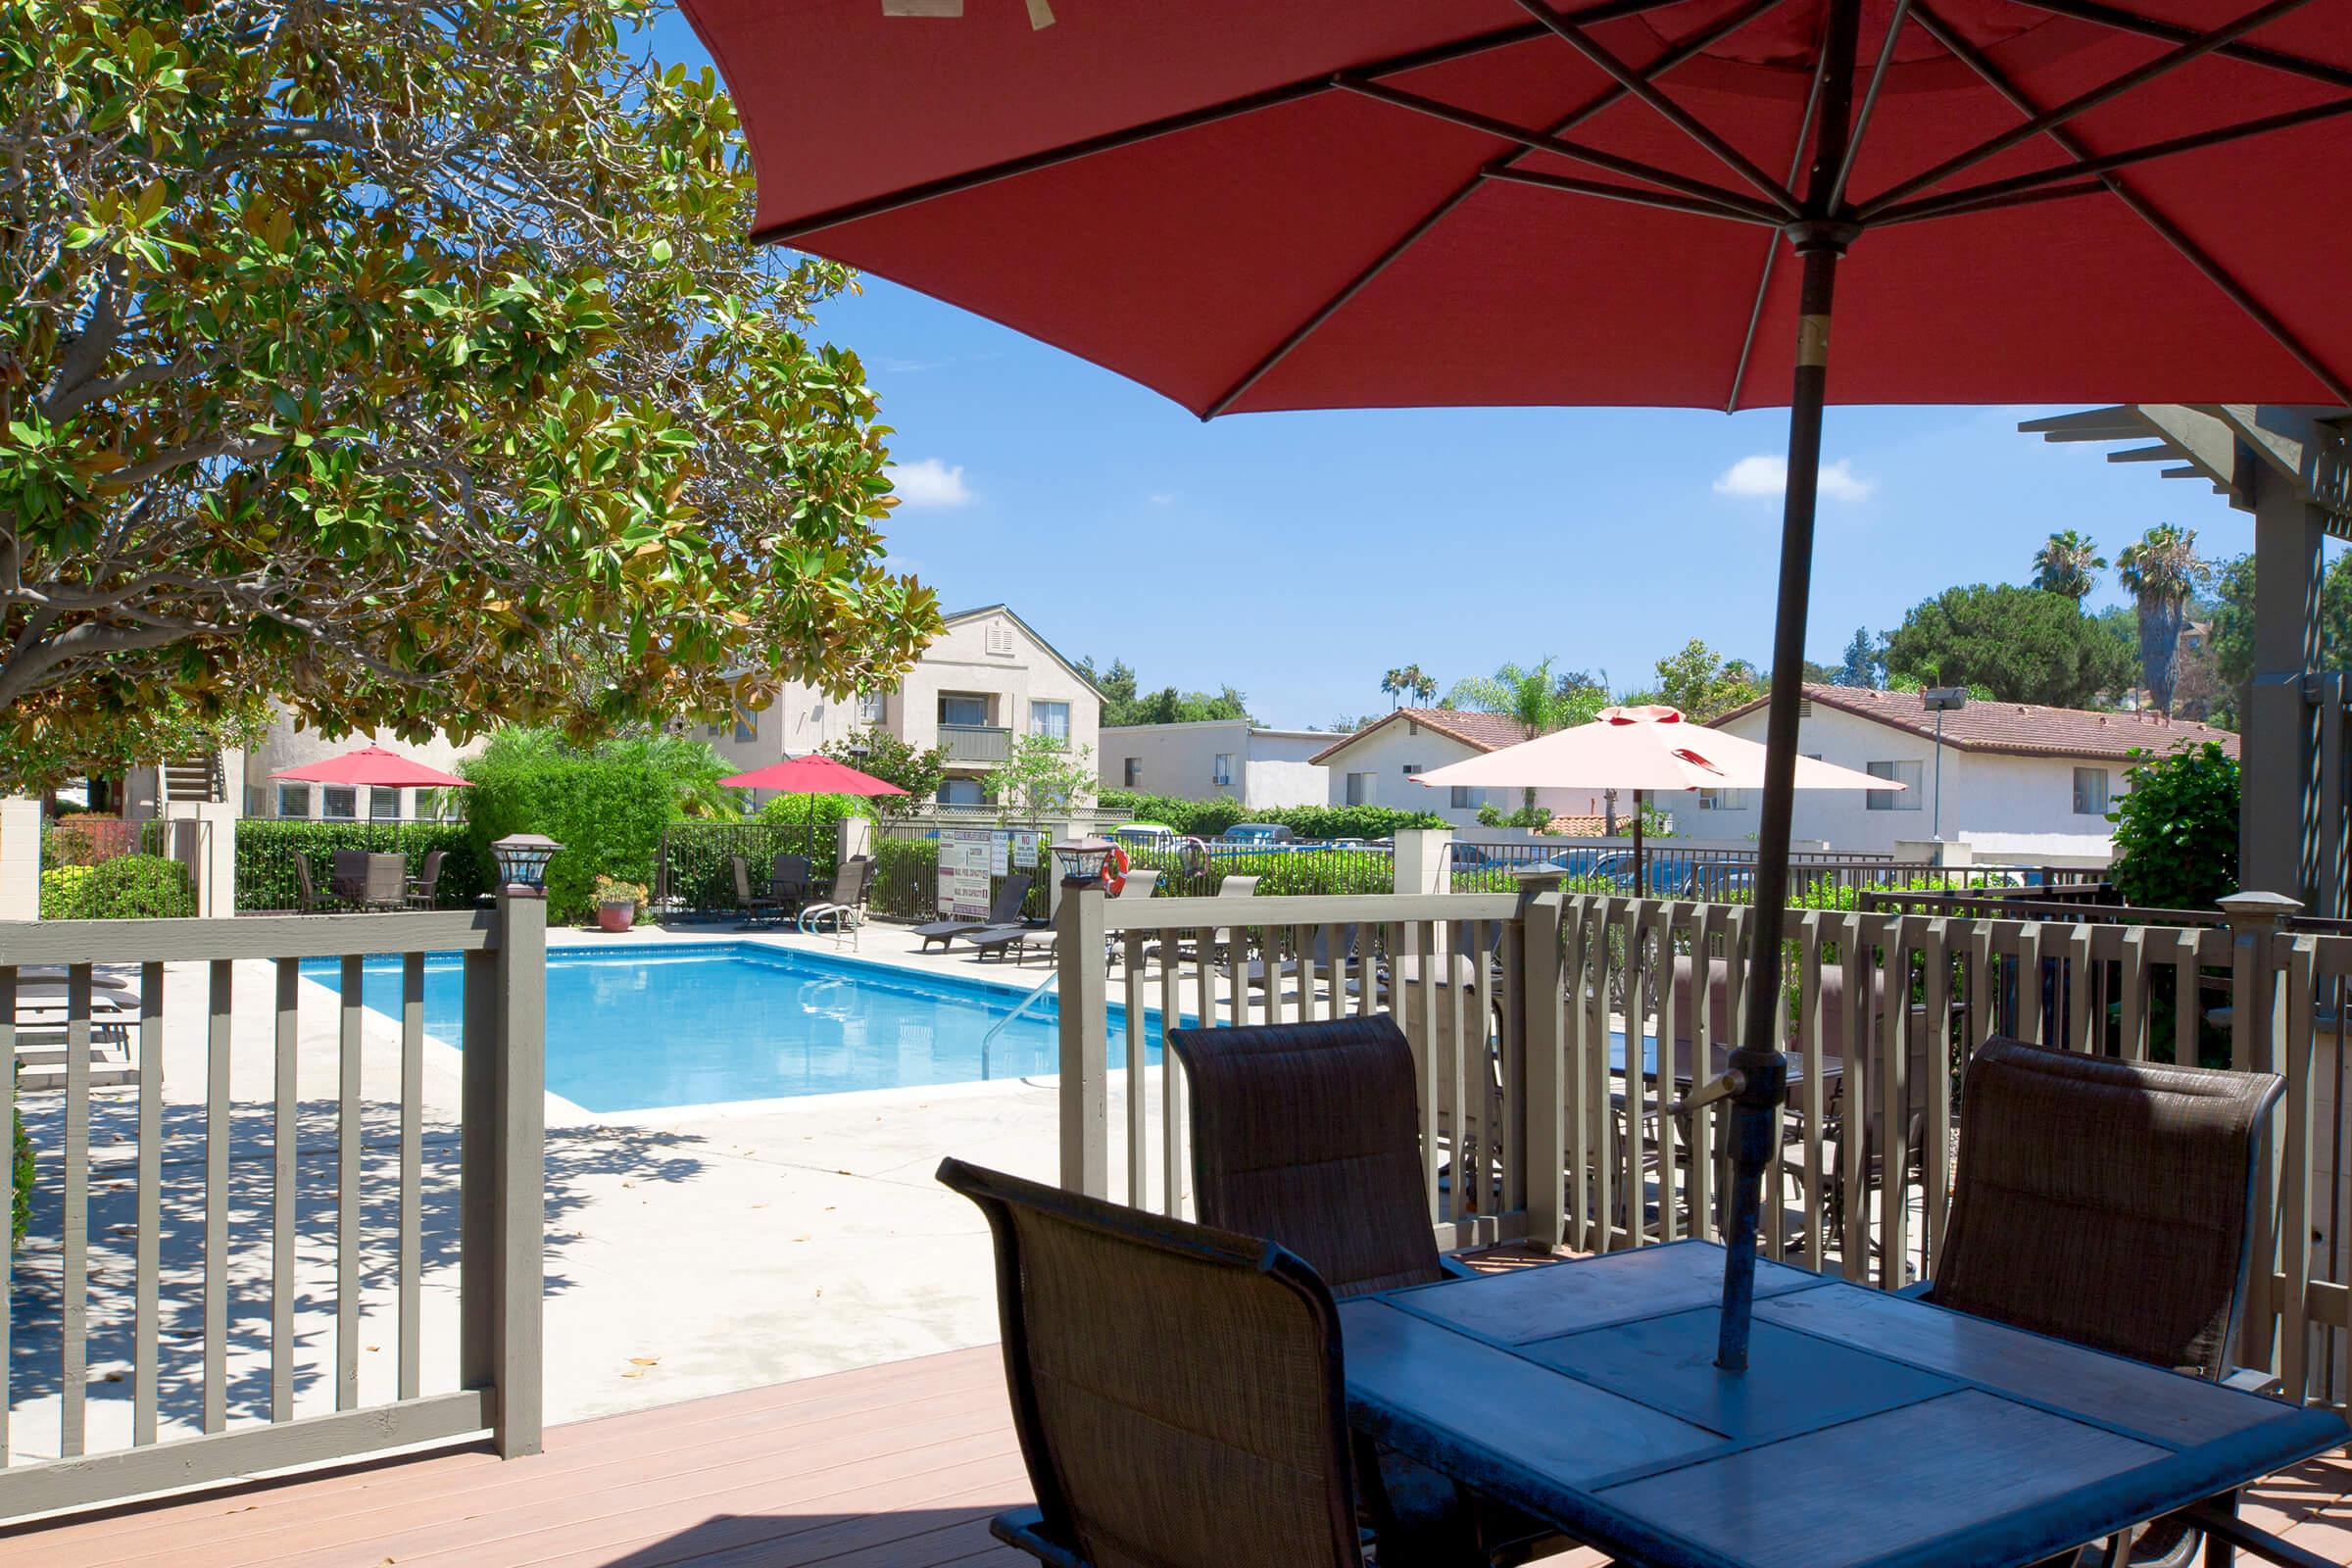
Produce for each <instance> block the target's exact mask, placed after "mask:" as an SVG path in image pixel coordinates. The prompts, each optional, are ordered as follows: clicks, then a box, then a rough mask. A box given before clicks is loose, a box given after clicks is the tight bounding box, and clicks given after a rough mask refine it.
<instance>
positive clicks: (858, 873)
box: [799, 855, 874, 936]
mask: <svg viewBox="0 0 2352 1568" xmlns="http://www.w3.org/2000/svg"><path fill="white" fill-rule="evenodd" d="M873 885H874V858H873V857H872V856H870V855H853V856H851V857H850V858H848V859H846V860H844V861H842V862H841V869H839V870H838V871H835V872H834V873H833V896H832V897H831V898H830V899H827V900H826V901H825V902H824V903H822V904H811V905H810V906H809V907H807V908H806V909H803V910H802V911H801V916H800V922H799V923H800V928H801V929H802V930H803V931H822V930H823V929H824V928H825V922H826V921H827V920H830V921H832V922H833V931H834V934H835V935H837V936H838V935H840V934H841V933H842V932H845V931H855V930H857V929H858V926H859V925H861V924H863V923H864V921H865V896H866V894H867V893H869V892H871V891H872V889H873Z"/></svg>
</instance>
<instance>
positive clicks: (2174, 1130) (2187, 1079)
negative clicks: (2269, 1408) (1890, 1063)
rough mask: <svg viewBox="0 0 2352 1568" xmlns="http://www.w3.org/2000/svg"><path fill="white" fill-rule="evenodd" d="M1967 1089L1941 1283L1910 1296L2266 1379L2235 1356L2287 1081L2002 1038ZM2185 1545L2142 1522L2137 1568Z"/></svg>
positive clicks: (1939, 1267) (2095, 1343)
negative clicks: (2270, 1129)
mask: <svg viewBox="0 0 2352 1568" xmlns="http://www.w3.org/2000/svg"><path fill="white" fill-rule="evenodd" d="M1962 1084H1963V1095H1962V1099H1963V1103H1965V1104H1966V1105H1967V1106H1968V1122H1967V1125H1966V1127H1965V1128H1964V1129H1963V1131H1962V1134H1961V1143H1960V1159H1959V1168H1958V1171H1957V1174H1956V1178H1955V1180H1954V1182H1953V1186H1952V1207H1951V1217H1950V1220H1949V1221H1948V1223H1947V1224H1946V1226H1945V1228H1944V1243H1943V1251H1942V1254H1941V1255H1940V1256H1939V1257H1937V1258H1936V1263H1935V1277H1934V1279H1932V1280H1930V1281H1927V1282H1925V1283H1923V1284H1921V1285H1917V1286H1914V1287H1912V1288H1911V1291H1910V1293H1909V1294H1911V1295H1914V1296H1916V1297H1919V1298H1921V1299H1926V1300H1930V1301H1933V1302H1935V1303H1936V1304H1937V1305H1939V1306H1946V1307H1950V1308H1952V1309H1953V1310H1955V1311H1959V1312H1967V1313H1970V1314H1972V1315H1974V1316H1977V1317H1985V1318H1992V1319H1994V1320H1996V1321H1998V1322H2002V1323H2007V1324H2009V1325H2011V1326H2012V1327H2015V1328H2021V1329H2027V1330H2030V1331H2032V1332H2034V1333H2036V1334H2046V1335H2050V1336H2052V1337H2054V1338H2057V1339H2062V1340H2072V1341H2074V1342H2076V1343H2077V1344H2080V1345H2087V1346H2090V1347H2092V1348H2096V1349H2101V1350H2106V1351H2109V1352H2111V1353H2114V1354H2117V1355H2126V1356H2131V1357H2132V1358H2133V1359H2136V1360H2140V1361H2148V1362H2153V1363H2154V1364H2156V1365H2157V1366H2162V1367H2170V1368H2173V1369H2174V1370H2176V1371H2184V1372H2189V1373H2193V1374H2195V1375H2196V1376H2199V1377H2203V1378H2208V1379H2215V1380H2227V1381H2229V1382H2230V1383H2232V1384H2236V1385H2238V1386H2241V1387H2247V1388H2255V1389H2260V1388H2263V1387H2264V1386H2265V1385H2267V1383H2268V1382H2269V1378H2268V1375H2267V1374H2264V1373H2259V1372H2254V1373H2246V1372H2237V1371H2233V1370H2232V1369H2231V1368H2230V1366H2229V1350H2230V1348H2231V1346H2232V1345H2233V1344H2234V1343H2235V1342H2236V1339H2237V1327H2238V1318H2239V1314H2240V1313H2241V1311H2242V1310H2243V1308H2244V1304H2245V1296H2246V1278H2247V1271H2248V1267H2249V1264H2250V1260H2251V1258H2252V1252H2253V1240H2254V1223H2253V1212H2254V1190H2255V1183H2256V1181H2257V1180H2258V1179H2259V1177H2260V1176H2261V1174H2262V1171H2263V1168H2264V1137H2265V1133H2266V1130H2267V1124H2268V1122H2269V1120H2270V1114H2271V1110H2272V1107H2273V1106H2274V1105H2276V1104H2277V1103H2278V1098H2279V1096H2280V1094H2281V1093H2282V1092H2283V1090H2284V1087H2285V1085H2284V1080H2282V1079H2280V1078H2278V1077H2276V1076H2274V1075H2272V1074H2270V1073H2240V1072H2212V1071H2207V1070H2205V1069H2202V1068H2197V1067H2174V1066H2166V1065H2162V1064H2159V1063H2156V1062H2132V1061H2117V1060H2113V1059H2110V1058H2106V1057H2098V1056H2087V1055H2081V1054H2075V1053H2071V1052H2063V1051H2051V1050H2045V1049H2043V1048H2042V1047H2039V1046H2029V1045H2025V1044H2023V1043H2022V1042H2019V1041H2015V1040H2002V1039H1997V1038H1996V1039H1993V1040H1988V1041H1986V1042H1985V1045H1984V1047H1983V1048H1982V1049H1981V1050H1979V1051H1978V1052H1977V1053H1976V1054H1975V1055H1974V1056H1972V1057H1971V1058H1970V1059H1969V1063H1968V1070H1967V1073H1966V1075H1965V1076H1964V1078H1963V1080H1962ZM2195 1546H2196V1538H2195V1534H2194V1532H2193V1531H2192V1530H2191V1529H2189V1528H2188V1527H2187V1526H2186V1525H2185V1524H2184V1523H2183V1522H2181V1521H2180V1518H2179V1516H2174V1517H2173V1518H2171V1519H2163V1520H2158V1521H2157V1522H2156V1523H2155V1524H2154V1525H2151V1526H2149V1527H2148V1529H2147V1533H2146V1534H2144V1535H2143V1536H2142V1537H2141V1538H2140V1540H2139V1542H2138V1543H2137V1544H2135V1546H2134V1548H2133V1551H2132V1554H2131V1559H2130V1560H2131V1561H2132V1562H2134V1563H2152V1562H2168V1563H2170V1562H2185V1561H2187V1560H2188V1558H2189V1557H2190V1555H2191V1554H2192V1553H2193V1551H2194V1548H2195ZM2058 1560H2059V1561H2068V1560H2071V1554H2070V1557H2069V1558H2063V1559H2058ZM2091 1560H2093V1561H2095V1560H2096V1558H2095V1557H2093V1558H2092V1559H2091Z"/></svg>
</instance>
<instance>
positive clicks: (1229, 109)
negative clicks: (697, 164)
mask: <svg viewBox="0 0 2352 1568" xmlns="http://www.w3.org/2000/svg"><path fill="white" fill-rule="evenodd" d="M1682 3H1683V0H1605V3H1603V4H1600V5H1596V6H1593V7H1591V8H1589V9H1587V10H1585V11H1580V12H1575V13H1572V16H1573V18H1574V20H1577V21H1580V22H1591V23H1600V22H1611V21H1615V20H1616V19H1618V18H1620V17H1632V16H1640V15H1642V13H1644V12H1649V11H1662V10H1664V9H1666V8H1667V7H1668V6H1672V5H1679V4H1682ZM1548 30H1549V29H1548V28H1546V27H1544V26H1543V25H1539V24H1534V23H1530V24H1525V25H1519V26H1515V27H1497V28H1495V29H1493V30H1491V31H1488V32H1482V33H1477V34H1474V35H1472V36H1471V37H1468V38H1460V39H1456V40H1455V41H1454V42H1452V43H1446V44H1436V45H1433V46H1431V47H1429V48H1426V49H1415V50H1412V51H1409V52H1408V53H1405V54H1400V55H1390V56H1388V57H1387V58H1385V59H1381V60H1375V61H1372V62H1370V63H1368V64H1365V65H1361V66H1356V67H1353V68H1351V69H1353V70H1354V71H1355V72H1356V73H1359V74H1361V75H1366V76H1386V75H1392V74H1395V73H1398V72H1405V71H1420V70H1423V69H1425V68H1427V67H1430V66H1442V65H1446V64H1449V63H1450V62H1452V61H1456V60H1467V59H1469V58H1470V57H1471V56H1473V55H1482V54H1486V53H1489V52H1490V51H1493V50H1495V49H1507V48H1510V47H1511V46H1512V45H1514V44H1521V43H1527V42H1530V41H1532V40H1534V39H1537V38H1541V37H1543V36H1544V34H1545V33H1546V32H1547V31H1548ZM1331 90H1332V84H1331V75H1330V73H1328V72H1326V73H1321V74H1317V75H1314V76H1308V77H1305V78H1302V79H1300V80H1298V81H1293V82H1286V83H1284V84H1283V85H1281V86H1278V87H1267V88H1264V89H1262V90H1260V91H1258V92H1252V93H1245V94H1243V95H1242V96H1241V97H1239V98H1228V99H1225V100H1224V101H1223V102H1220V103H1214V104H1206V105H1203V106H1202V107H1201V108H1199V109H1188V110H1185V111H1184V112H1183V113H1181V114H1174V115H1164V116H1162V117H1161V118H1159V119H1157V120H1150V121H1146V122H1145V123H1142V124H1140V125H1129V126H1126V127H1124V128H1122V129H1119V130H1109V131H1104V132H1103V133H1102V134H1101V135H1099V136H1088V137H1085V138H1083V139H1081V140H1078V141H1073V142H1065V143H1064V144H1062V145H1061V146H1059V147H1048V148H1045V149H1043V150H1042V151H1039V152H1034V153H1027V154H1023V155H1022V156H1020V157H1018V158H1006V159H1001V160H999V161H998V162H996V163H993V164H985V165H983V166H981V167H980V168H978V169H971V170H966V171H964V172H962V173H959V174H943V175H941V176H940V177H939V178H937V179H927V180H924V181H922V182H921V183H919V184H914V185H907V186H905V187H903V188H901V189H899V190H895V191H887V192H885V193H883V194H882V195H880V196H873V197H868V198H867V199H865V200H864V201H858V202H851V203H848V204H846V205H844V206H841V207H834V208H829V209H827V210H826V211H824V212H821V213H810V214H809V215H807V216H805V217H801V218H789V219H785V220H783V221H780V222H775V223H770V224H768V225H766V226H765V227H763V228H759V229H755V230H754V231H753V233H752V241H753V243H754V244H761V245H766V244H779V243H784V242H788V241H792V240H797V239H800V238H802V237H803V236H805V235H809V234H814V233H818V232H820V231H822V230H824V229H828V228H838V227H839V226H841V225H842V224H844V223H854V222H858V221H861V220H863V219H868V218H879V217H881V216H882V215H883V214H885V213H895V212H898V211H900V210H901V209H903V208H907V207H918V206H920V205H922V204H923V203H925V202H932V201H938V200H940V199H942V198H943V197H948V196H958V195H961V194H962V193H963V192H965V191H969V190H978V189H979V188H981V187H982V186H984V185H993V184H996V183H997V182H998V181H999V180H1005V179H1015V178H1018V177H1019V176H1021V175H1023V174H1033V173H1036V172H1040V171H1042V170H1047V169H1054V168H1057V167H1059V166H1060V165H1062V164H1072V163H1077V162H1078V161H1080V160H1081V159H1086V158H1092V157H1095V156H1096V155H1098V154H1101V153H1109V152H1117V151H1119V150H1120V149H1121V148H1124V147H1133V146H1136V145H1138V144H1139V143H1142V142H1148V141H1156V140H1158V139H1159V138H1160V137H1162V136H1172V135H1175V134H1177V133H1178V132H1180V131H1187V130H1198V129H1200V128H1201V127H1202V126H1205V125H1214V124H1217V123H1220V122H1222V121H1227V120H1234V119H1238V118H1240V117H1241V116H1243V115H1253V114H1257V113H1259V112H1260V111H1262V110H1267V109H1280V108H1282V107H1284V106H1285V105H1288V104H1294V103H1298V102H1300V101H1301V100H1303V99H1307V98H1313V97H1317V96H1319V95H1321V94H1323V93H1327V92H1330V91H1331Z"/></svg>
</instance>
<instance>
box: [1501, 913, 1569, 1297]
mask: <svg viewBox="0 0 2352 1568" xmlns="http://www.w3.org/2000/svg"><path fill="white" fill-rule="evenodd" d="M1523 880H1525V879H1523ZM1546 880H1548V882H1549V884H1550V885H1549V886H1541V885H1535V884H1533V883H1531V884H1530V885H1529V886H1527V888H1526V889H1525V891H1524V892H1523V893H1522V894H1521V896H1520V900H1519V925H1520V937H1519V955H1520V962H1519V965H1518V968H1517V971H1516V972H1515V973H1514V974H1513V975H1512V984H1513V986H1514V987H1515V988H1516V990H1517V995H1516V996H1515V997H1514V999H1513V1002H1514V1004H1515V1005H1516V1007H1517V1009H1518V1012H1519V1016H1520V1017H1521V1018H1522V1019H1524V1020H1525V1023H1524V1025H1523V1031H1524V1032H1523V1033H1522V1034H1521V1035H1520V1039H1521V1041H1522V1042H1523V1045H1522V1046H1521V1048H1520V1052H1519V1060H1520V1062H1521V1063H1522V1067H1521V1076H1522V1079H1523V1082H1521V1083H1519V1084H1511V1085H1505V1086H1504V1093H1505V1095H1506V1096H1508V1097H1509V1098H1512V1099H1515V1100H1517V1101H1518V1102H1519V1103H1520V1104H1521V1105H1522V1107H1523V1113H1522V1114H1523V1122H1522V1124H1523V1126H1524V1128H1525V1132H1524V1135H1523V1136H1522V1138H1521V1139H1520V1140H1519V1144H1518V1147H1519V1152H1520V1158H1521V1160H1522V1161H1523V1165H1524V1169H1525V1172H1526V1174H1525V1175H1524V1176H1523V1177H1522V1178H1521V1181H1520V1191H1521V1192H1523V1193H1525V1194H1526V1195H1527V1239H1528V1241H1529V1242H1531V1243H1533V1244H1534V1245H1535V1246H1538V1247H1541V1248H1544V1249H1545V1250H1549V1249H1551V1248H1554V1247H1557V1246H1559V1245H1560V1242H1561V1240H1562V1239H1563V1238H1564V1237H1565V1236H1566V1234H1567V1229H1568V1204H1567V1193H1566V1187H1565V1183H1566V1177H1567V1171H1568V1123H1567V1110H1568V1080H1567V1073H1566V1065H1567V1058H1566V1054H1565V1052H1564V1050H1563V1047H1564V1045H1565V1042H1564V1041H1562V1039H1561V1038H1560V1035H1561V1028H1560V1025H1561V1022H1562V1014H1561V1009H1560V908H1561V905H1562V904H1563V903H1564V902H1565V899H1564V895H1562V894H1561V892H1560V890H1559V883H1558V879H1557V878H1549V879H1546Z"/></svg>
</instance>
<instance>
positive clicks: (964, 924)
mask: <svg viewBox="0 0 2352 1568" xmlns="http://www.w3.org/2000/svg"><path fill="white" fill-rule="evenodd" d="M1030 881H1031V878H1030V875H1029V873H1028V872H1026V871H1015V872H1013V873H1012V875H1010V876H1008V877H1006V878H1005V885H1004V886H1003V887H1001V888H999V889H997V896H996V898H995V899H993V900H992V901H990V903H989V906H988V918H987V919H985V920H929V921H925V922H924V923H923V924H921V925H918V926H916V927H915V928H914V929H913V930H912V931H911V932H909V933H908V935H910V936H917V937H920V938H922V939H923V943H922V946H921V947H919V948H917V949H916V950H915V951H916V952H917V953H928V952H929V951H931V944H932V943H934V942H936V943H938V944H939V945H940V946H941V947H942V948H945V947H947V946H948V945H949V944H950V943H951V942H953V941H954V940H955V939H956V938H957V937H960V936H967V935H969V934H970V933H972V932H974V931H985V930H987V929H988V928H989V927H991V926H1010V925H1015V924H1017V923H1018V922H1019V920H1020V918H1021V906H1022V905H1023V904H1025V903H1027V902H1028V900H1029V883H1030Z"/></svg>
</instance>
